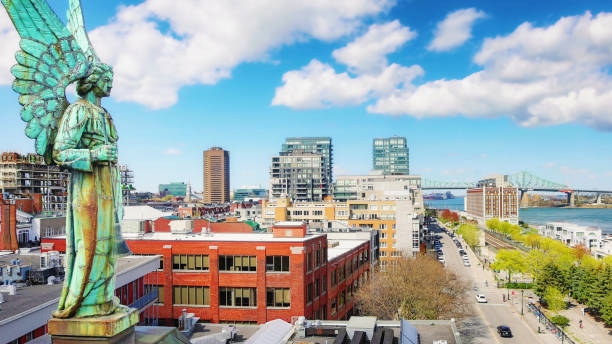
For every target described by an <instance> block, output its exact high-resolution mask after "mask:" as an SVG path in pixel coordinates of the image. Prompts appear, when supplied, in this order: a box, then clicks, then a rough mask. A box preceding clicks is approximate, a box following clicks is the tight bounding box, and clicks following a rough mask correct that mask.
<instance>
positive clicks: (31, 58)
mask: <svg viewBox="0 0 612 344" xmlns="http://www.w3.org/2000/svg"><path fill="white" fill-rule="evenodd" d="M1 1H2V4H3V5H4V7H5V9H6V11H7V12H8V15H9V17H10V18H11V20H12V22H13V24H14V25H15V28H16V29H17V32H18V33H19V36H20V37H21V41H20V42H19V46H20V48H21V50H20V51H18V52H17V53H16V54H15V59H16V60H17V65H15V66H13V68H12V69H11V73H12V74H13V76H15V81H14V82H13V90H15V92H17V93H19V94H20V97H19V103H20V104H21V105H22V106H23V108H22V110H21V119H22V120H24V121H25V122H27V123H28V124H27V125H26V129H25V134H26V136H27V137H29V138H31V139H35V140H36V143H35V148H36V153H38V154H40V155H42V156H44V157H45V160H46V161H47V163H52V159H51V151H52V149H53V142H54V140H55V135H56V133H57V127H58V123H59V120H60V119H61V116H62V114H63V113H64V110H66V107H67V106H68V101H67V100H66V87H67V86H68V85H70V84H71V83H73V82H75V81H77V80H79V79H81V78H84V77H86V76H87V72H88V70H89V62H88V61H87V58H86V56H85V54H84V52H83V51H82V49H81V47H80V46H79V44H78V43H77V42H76V40H75V39H74V37H73V36H72V34H71V33H70V31H68V29H67V28H66V26H65V25H64V24H63V23H62V21H61V20H60V19H59V18H58V17H57V15H56V14H55V13H54V12H53V10H52V9H51V8H50V7H49V4H47V2H46V1H45V0H1Z"/></svg>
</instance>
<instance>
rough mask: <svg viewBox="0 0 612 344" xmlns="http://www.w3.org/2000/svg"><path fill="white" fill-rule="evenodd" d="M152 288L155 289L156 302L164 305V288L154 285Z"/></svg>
mask: <svg viewBox="0 0 612 344" xmlns="http://www.w3.org/2000/svg"><path fill="white" fill-rule="evenodd" d="M154 287H156V288H157V302H159V303H164V286H163V285H156V286H154Z"/></svg>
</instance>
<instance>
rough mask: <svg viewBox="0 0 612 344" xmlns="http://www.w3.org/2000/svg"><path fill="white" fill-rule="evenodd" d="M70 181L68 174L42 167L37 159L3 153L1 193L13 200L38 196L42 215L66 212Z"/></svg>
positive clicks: (31, 155)
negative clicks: (11, 196)
mask: <svg viewBox="0 0 612 344" xmlns="http://www.w3.org/2000/svg"><path fill="white" fill-rule="evenodd" d="M69 178H70V173H69V172H67V171H64V170H61V169H60V168H59V167H58V166H50V165H47V164H45V159H44V158H43V157H42V156H40V155H36V154H27V155H21V154H19V153H13V152H5V153H2V156H1V158H0V192H8V193H10V194H12V195H13V196H14V197H28V196H30V195H33V194H41V195H42V207H43V209H42V210H43V211H48V212H55V213H63V212H65V211H66V195H67V193H68V179H69Z"/></svg>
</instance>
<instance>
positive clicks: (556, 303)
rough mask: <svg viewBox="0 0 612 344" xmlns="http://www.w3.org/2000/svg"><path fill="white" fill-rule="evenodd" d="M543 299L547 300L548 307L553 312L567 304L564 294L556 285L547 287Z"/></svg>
mask: <svg viewBox="0 0 612 344" xmlns="http://www.w3.org/2000/svg"><path fill="white" fill-rule="evenodd" d="M543 299H544V301H545V302H546V307H547V308H548V309H550V310H551V311H553V312H558V311H560V310H563V309H565V307H566V306H567V304H566V303H565V298H564V297H563V294H562V293H561V291H559V289H557V288H555V287H547V288H546V291H545V292H544V297H543Z"/></svg>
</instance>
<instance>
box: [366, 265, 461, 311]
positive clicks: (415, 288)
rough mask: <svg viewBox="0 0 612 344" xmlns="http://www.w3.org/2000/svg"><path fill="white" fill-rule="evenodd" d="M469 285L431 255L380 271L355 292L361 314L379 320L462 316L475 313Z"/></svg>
mask: <svg viewBox="0 0 612 344" xmlns="http://www.w3.org/2000/svg"><path fill="white" fill-rule="evenodd" d="M467 290H468V287H467V284H466V282H464V281H463V280H461V279H459V278H458V277H457V275H455V274H454V273H452V272H450V271H448V270H446V269H444V267H443V266H442V265H441V264H440V263H438V262H437V261H435V260H434V259H433V258H431V257H429V256H424V255H419V256H418V257H416V258H405V257H404V258H401V259H399V260H397V261H395V264H392V265H389V264H388V265H387V267H386V270H385V271H382V270H377V271H375V272H374V273H373V274H372V277H371V279H370V281H369V282H368V283H366V284H365V285H364V286H363V287H362V288H361V289H359V290H358V291H357V293H356V295H355V297H356V302H357V307H358V309H359V311H360V313H361V314H363V315H372V316H376V317H377V318H379V319H399V318H404V319H428V320H433V319H450V318H456V319H460V318H462V317H464V316H466V315H469V314H470V313H471V309H472V308H471V306H470V303H468V299H467Z"/></svg>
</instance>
